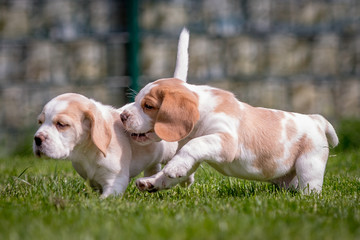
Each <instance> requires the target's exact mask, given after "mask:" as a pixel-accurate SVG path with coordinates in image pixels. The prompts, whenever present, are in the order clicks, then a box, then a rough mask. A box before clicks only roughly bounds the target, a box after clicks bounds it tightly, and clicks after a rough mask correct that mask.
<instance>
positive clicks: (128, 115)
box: [120, 112, 130, 124]
mask: <svg viewBox="0 0 360 240" xmlns="http://www.w3.org/2000/svg"><path fill="white" fill-rule="evenodd" d="M129 117H130V114H129V113H128V112H123V113H121V114H120V119H121V121H122V122H123V123H124V124H125V123H126V121H127V120H128V119H129Z"/></svg>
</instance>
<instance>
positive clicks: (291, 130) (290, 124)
mask: <svg viewBox="0 0 360 240" xmlns="http://www.w3.org/2000/svg"><path fill="white" fill-rule="evenodd" d="M296 132H297V129H296V125H295V122H294V120H292V119H289V120H287V122H286V137H287V140H291V139H293V138H294V136H295V134H296Z"/></svg>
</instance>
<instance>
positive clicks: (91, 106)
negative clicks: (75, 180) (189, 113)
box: [33, 93, 177, 198]
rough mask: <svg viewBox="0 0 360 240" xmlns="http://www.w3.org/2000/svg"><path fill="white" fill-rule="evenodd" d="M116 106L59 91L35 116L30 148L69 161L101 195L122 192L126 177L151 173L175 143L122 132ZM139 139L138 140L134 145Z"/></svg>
mask: <svg viewBox="0 0 360 240" xmlns="http://www.w3.org/2000/svg"><path fill="white" fill-rule="evenodd" d="M121 112H122V110H121V109H118V110H117V109H114V108H112V107H110V106H105V105H103V104H101V103H99V102H96V101H94V100H92V99H88V98H86V97H84V96H82V95H80V94H75V93H67V94H62V95H59V96H57V97H55V98H53V99H52V100H51V101H50V102H48V103H47V104H46V105H45V106H44V108H43V110H42V112H41V114H40V115H39V117H38V121H39V124H40V128H39V129H38V130H37V132H36V133H35V137H34V142H33V150H34V153H35V154H36V155H37V156H39V157H40V156H42V155H45V156H48V157H50V158H55V159H70V160H71V162H72V165H73V167H74V168H75V170H76V171H77V172H78V173H79V174H80V176H81V177H83V178H84V179H88V180H89V182H90V184H91V186H92V187H93V188H95V189H99V190H100V191H101V192H102V195H101V197H103V198H104V197H107V196H109V195H111V194H114V195H117V194H121V193H123V192H124V191H125V189H126V187H127V185H128V183H129V179H130V178H131V177H134V176H136V175H138V174H139V173H140V172H142V171H144V176H151V175H152V174H155V173H157V172H158V171H159V170H160V162H166V161H167V160H169V159H171V157H172V156H174V154H175V151H176V148H177V143H175V144H174V143H166V142H164V141H161V142H154V141H146V140H147V139H144V137H142V136H139V135H137V136H132V137H131V138H132V139H136V142H135V141H133V140H131V139H130V136H129V135H128V134H127V133H126V132H125V131H124V128H123V125H122V123H121V121H120V117H119V116H120V113H121ZM139 143H140V144H139Z"/></svg>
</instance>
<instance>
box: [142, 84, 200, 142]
mask: <svg viewBox="0 0 360 240" xmlns="http://www.w3.org/2000/svg"><path fill="white" fill-rule="evenodd" d="M153 84H155V86H154V87H153V88H152V89H151V90H150V92H149V93H148V94H147V95H146V96H145V97H144V98H143V100H142V101H141V106H142V108H143V111H144V112H145V113H146V114H148V115H149V116H150V118H151V119H152V120H153V122H154V130H155V133H156V134H157V135H158V136H159V137H160V138H161V139H163V140H165V141H168V142H173V141H179V140H181V139H183V138H185V137H186V136H188V135H189V134H190V132H191V131H192V130H193V128H194V126H195V124H196V122H197V121H198V120H199V118H200V114H199V111H198V105H199V98H198V95H197V94H196V93H194V92H192V91H190V90H189V89H187V88H186V87H185V86H184V82H183V81H181V80H179V79H175V78H169V79H162V80H158V81H155V82H154V83H153ZM146 104H147V105H151V106H152V107H154V108H153V109H147V108H146V107H145V105H146Z"/></svg>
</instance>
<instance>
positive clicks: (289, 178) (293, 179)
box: [271, 170, 299, 190]
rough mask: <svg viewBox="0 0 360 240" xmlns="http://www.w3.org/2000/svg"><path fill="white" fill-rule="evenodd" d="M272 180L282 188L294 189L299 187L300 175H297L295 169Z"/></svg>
mask: <svg viewBox="0 0 360 240" xmlns="http://www.w3.org/2000/svg"><path fill="white" fill-rule="evenodd" d="M271 182H272V183H274V184H276V185H277V186H278V187H280V188H284V189H292V190H295V189H297V187H298V184H299V181H298V177H297V176H296V172H295V170H294V171H292V172H290V173H288V174H287V175H285V176H283V177H280V178H277V179H274V180H272V181H271Z"/></svg>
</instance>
